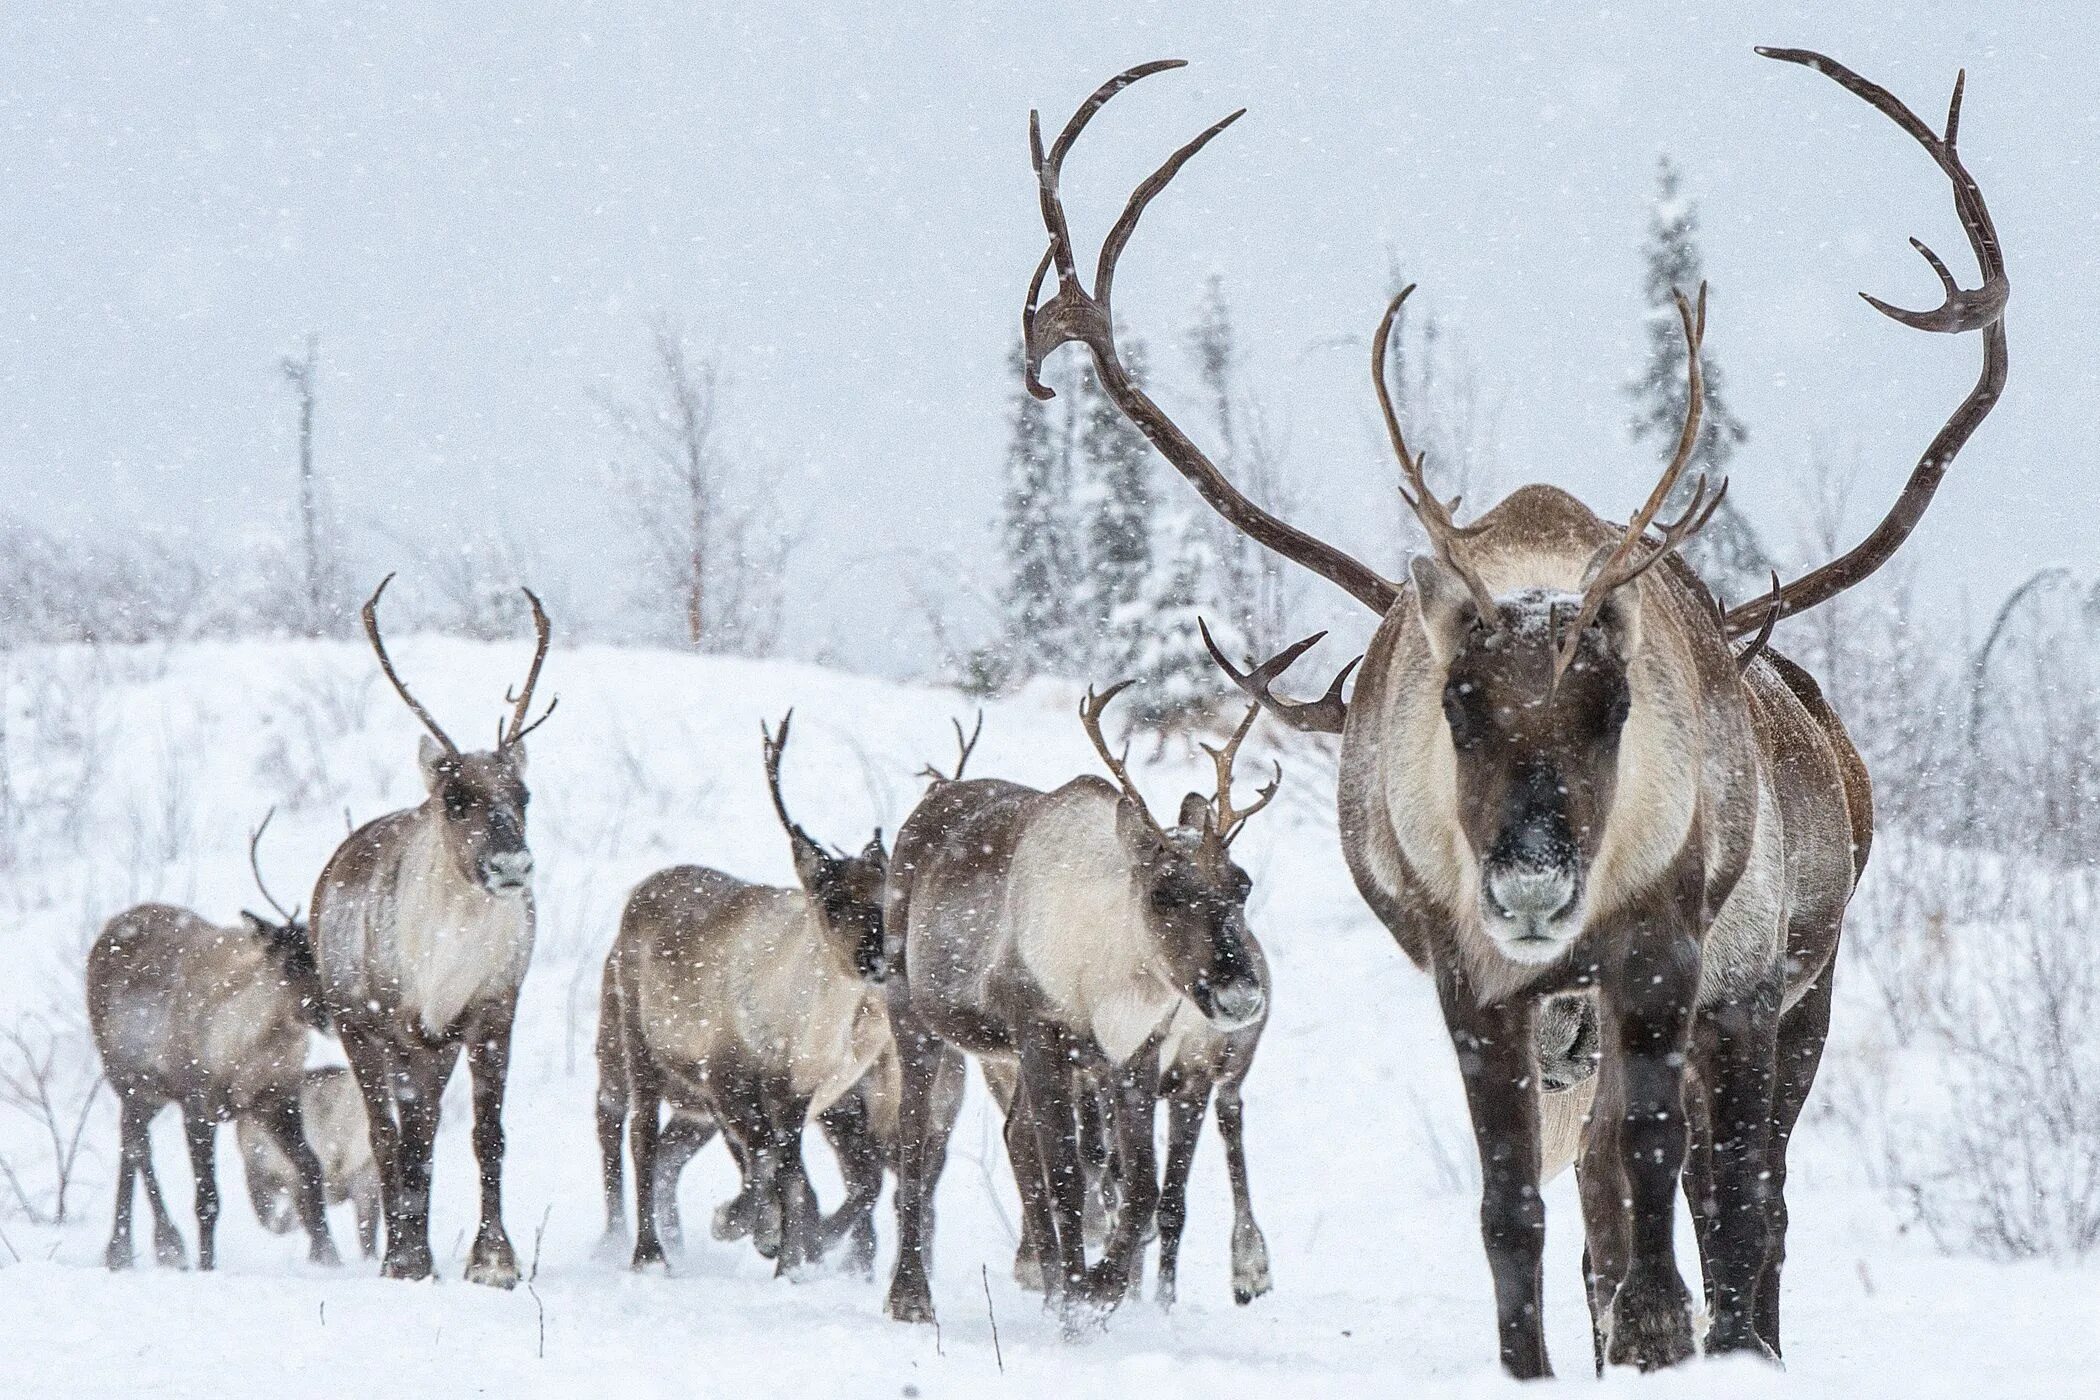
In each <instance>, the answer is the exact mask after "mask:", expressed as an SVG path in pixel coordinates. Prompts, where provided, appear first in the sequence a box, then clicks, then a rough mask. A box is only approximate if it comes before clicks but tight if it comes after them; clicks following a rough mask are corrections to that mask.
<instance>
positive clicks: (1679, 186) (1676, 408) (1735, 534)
mask: <svg viewBox="0 0 2100 1400" xmlns="http://www.w3.org/2000/svg"><path fill="white" fill-rule="evenodd" d="M1642 262H1643V269H1644V270H1643V273H1642V288H1641V290H1642V293H1643V295H1644V297H1645V299H1646V300H1647V303H1648V320H1647V353H1646V356H1645V358H1644V359H1643V361H1642V364H1641V367H1640V369H1639V371H1638V372H1637V373H1636V374H1635V375H1634V376H1633V378H1632V379H1631V380H1630V381H1629V382H1628V384H1627V386H1626V393H1627V396H1628V397H1629V398H1631V399H1632V400H1633V404H1634V411H1633V416H1632V419H1631V421H1630V425H1629V426H1630V427H1631V429H1632V432H1633V439H1634V441H1635V442H1646V443H1649V444H1651V445H1652V446H1653V447H1654V448H1655V449H1656V451H1657V453H1658V456H1659V458H1660V459H1662V460H1668V458H1669V456H1670V454H1671V453H1672V452H1673V451H1675V450H1676V446H1677V437H1678V434H1679V433H1680V432H1681V431H1682V430H1683V427H1684V408H1685V377H1684V375H1685V365H1684V332H1683V329H1682V327H1681V326H1680V325H1679V323H1678V318H1677V308H1676V304H1675V302H1674V301H1673V300H1672V298H1671V292H1672V290H1673V289H1674V290H1677V291H1682V292H1683V293H1684V295H1685V296H1686V297H1688V298H1695V297H1696V296H1697V295H1698V290H1699V283H1700V281H1701V279H1702V278H1703V277H1704V276H1705V266H1704V260H1703V259H1702V258H1701V257H1700V254H1699V206H1698V204H1697V203H1696V202H1695V201H1693V200H1692V199H1691V198H1690V197H1689V196H1688V195H1686V194H1685V192H1684V176H1683V173H1682V172H1681V171H1680V170H1679V169H1678V168H1677V165H1676V162H1674V161H1672V160H1671V159H1670V158H1669V157H1668V156H1664V157H1662V159H1661V160H1660V162H1659V163H1658V165H1657V168H1656V193H1655V203H1654V205H1653V207H1652V208H1651V209H1650V211H1649V216H1648V238H1647V242H1646V245H1645V247H1644V249H1643V257H1642ZM1700 367H1701V371H1702V373H1703V375H1704V377H1705V380H1706V408H1705V417H1704V419H1703V421H1702V422H1701V424H1700V428H1699V442H1698V445H1697V446H1696V447H1695V448H1694V449H1693V452H1692V458H1691V462H1690V464H1689V465H1688V467H1687V469H1686V471H1685V474H1684V476H1683V478H1682V479H1681V480H1680V481H1679V482H1678V485H1677V490H1676V491H1675V492H1674V493H1673V494H1672V496H1671V498H1670V501H1669V502H1668V504H1667V505H1666V506H1665V507H1664V513H1665V515H1666V516H1672V517H1674V516H1675V515H1676V514H1677V513H1678V512H1679V511H1681V510H1683V508H1684V506H1685V504H1686V502H1687V501H1688V499H1689V498H1690V495H1691V491H1692V487H1693V483H1694V482H1695V481H1696V480H1697V479H1698V476H1699V473H1701V472H1704V473H1705V474H1706V476H1707V478H1708V480H1709V481H1711V482H1713V483H1715V484H1718V483H1719V481H1720V479H1721V477H1722V476H1723V475H1725V473H1726V468H1727V466H1728V462H1729V459H1730V458H1732V457H1733V456H1734V455H1735V450H1736V448H1738V447H1739V446H1741V445H1742V444H1743V442H1744V441H1745V440H1746V439H1747V438H1748V437H1749V430H1748V429H1747V428H1745V427H1744V426H1743V423H1742V420H1741V419H1739V418H1737V417H1736V416H1735V413H1734V411H1733V410H1732V409H1730V408H1729V406H1728V398H1727V392H1726V386H1725V380H1724V378H1723V376H1722V373H1721V368H1720V366H1719V365H1717V364H1715V363H1714V357H1713V353H1712V352H1711V351H1710V350H1709V351H1706V352H1705V353H1704V354H1703V355H1702V357H1701V360H1700ZM1684 554H1685V560H1686V562H1687V563H1689V564H1691V566H1692V567H1693V568H1694V569H1696V570H1698V572H1699V576H1700V577H1701V578H1703V579H1705V580H1706V582H1707V584H1708V585H1709V586H1710V587H1712V588H1713V589H1715V591H1717V592H1719V593H1720V594H1721V595H1722V596H1724V597H1726V598H1729V599H1731V600H1733V601H1736V602H1742V601H1744V600H1745V599H1747V598H1749V597H1751V596H1753V595H1755V594H1758V593H1762V592H1763V591H1764V590H1765V588H1766V586H1767V585H1766V580H1767V571H1768V570H1769V569H1770V568H1771V556H1770V555H1769V554H1767V553H1766V551H1765V548H1764V546H1763V544H1762V543H1760V542H1759V540H1758V538H1757V532H1756V531H1755V530H1753V529H1752V528H1751V526H1750V522H1749V520H1748V519H1746V518H1745V517H1744V516H1743V514H1742V513H1741V512H1740V511H1738V510H1737V509H1736V508H1735V503H1734V501H1733V500H1732V499H1730V500H1724V501H1722V502H1721V508H1720V510H1719V511H1718V512H1716V513H1715V515H1714V518H1713V520H1712V521H1711V522H1710V523H1709V524H1708V525H1707V527H1706V528H1705V529H1704V530H1702V531H1700V532H1699V533H1698V534H1697V535H1695V536H1693V537H1692V539H1691V541H1690V543H1689V544H1688V545H1687V546H1686V547H1685V550H1684Z"/></svg>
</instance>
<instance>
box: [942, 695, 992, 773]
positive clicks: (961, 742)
mask: <svg viewBox="0 0 2100 1400" xmlns="http://www.w3.org/2000/svg"><path fill="white" fill-rule="evenodd" d="M948 722H949V723H950V724H952V725H954V726H955V743H956V753H955V781H956V782H961V781H962V775H963V770H965V769H967V768H968V767H969V766H970V755H971V754H973V753H975V752H977V741H978V740H979V739H980V738H982V737H984V710H983V709H982V708H979V709H978V711H977V724H976V727H975V728H973V729H972V730H971V731H970V737H969V738H967V739H965V738H963V732H962V721H961V720H959V719H951V720H949V721H948Z"/></svg>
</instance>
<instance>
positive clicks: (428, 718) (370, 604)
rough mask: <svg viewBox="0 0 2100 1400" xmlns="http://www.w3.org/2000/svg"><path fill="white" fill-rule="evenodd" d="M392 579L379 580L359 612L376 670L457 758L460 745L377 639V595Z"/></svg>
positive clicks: (390, 577) (431, 735)
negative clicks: (413, 690) (413, 691)
mask: <svg viewBox="0 0 2100 1400" xmlns="http://www.w3.org/2000/svg"><path fill="white" fill-rule="evenodd" d="M393 581H394V576H393V575H392V574H388V575H387V576H386V577H385V578H383V579H381V580H379V587H377V588H375V589H373V590H372V596H371V597H369V598H367V599H365V606H364V608H363V610H362V613H361V616H363V618H364V620H365V636H366V637H367V638H368V639H370V641H371V643H372V650H373V652H374V653H376V654H377V655H378V657H379V669H380V670H382V671H384V672H385V673H386V678H387V679H388V680H389V681H392V682H393V684H394V691H395V693H396V694H398V695H399V696H400V697H401V699H402V701H403V703H405V704H406V705H407V706H408V708H409V709H411V710H413V711H414V712H415V716H416V718H417V719H419V720H421V721H423V727H424V728H425V729H427V730H429V731H430V737H431V738H433V739H435V740H437V741H438V744H439V746H440V747H442V748H443V749H444V750H445V752H446V753H448V754H451V755H452V756H453V757H454V758H457V757H459V745H457V744H455V743H453V742H452V736H451V735H449V734H447V733H446V732H445V731H444V730H443V729H441V728H439V727H438V722H437V719H436V717H435V716H433V715H432V714H431V713H430V711H429V710H427V709H425V708H424V707H423V702H422V701H420V700H418V699H416V697H415V696H414V695H412V694H410V693H409V689H408V686H407V685H405V684H404V683H403V682H402V680H401V675H400V673H399V672H398V671H396V670H395V669H394V661H393V658H392V657H390V656H388V655H387V654H386V643H385V642H383V641H381V640H380V639H379V595H380V594H382V593H384V592H386V586H387V585H388V584H390V583H392V582H393Z"/></svg>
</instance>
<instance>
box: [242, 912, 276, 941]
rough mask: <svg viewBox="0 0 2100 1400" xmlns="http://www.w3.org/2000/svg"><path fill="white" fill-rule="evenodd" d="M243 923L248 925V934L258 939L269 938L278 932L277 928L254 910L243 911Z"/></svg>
mask: <svg viewBox="0 0 2100 1400" xmlns="http://www.w3.org/2000/svg"><path fill="white" fill-rule="evenodd" d="M241 922H242V923H244V924H246V925H247V926H248V932H250V933H252V934H254V935H255V936H256V937H257V938H268V937H269V936H270V935H271V934H272V933H274V932H276V927H277V926H276V925H275V924H272V923H271V922H270V921H269V920H268V919H265V918H264V917H263V916H262V915H260V914H258V913H256V912H255V911H254V910H253V909H243V910H242V911H241Z"/></svg>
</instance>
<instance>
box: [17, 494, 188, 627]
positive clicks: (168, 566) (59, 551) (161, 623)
mask: <svg viewBox="0 0 2100 1400" xmlns="http://www.w3.org/2000/svg"><path fill="white" fill-rule="evenodd" d="M210 564H211V561H210V559H209V558H208V557H207V556H206V555H204V554H203V553H202V552H201V551H199V550H198V549H197V548H196V547H195V545H194V543H192V542H189V541H185V540H182V539H180V538H179V537H163V536H160V535H157V534H150V533H143V532H137V531H132V532H112V531H99V532H96V533H94V534H91V535H82V534H75V535H67V536H59V535H56V534H53V533H51V532H48V531H45V530H41V529H38V528H37V527H35V526H33V525H29V524H27V523H25V522H23V521H20V520H0V644H5V645H9V646H21V645H25V644H29V643H36V642H118V643H122V642H144V641H156V640H169V639H174V638H182V637H190V636H194V635H196V633H197V632H198V631H199V630H200V628H201V626H202V624H203V620H204V618H205V616H206V612H207V606H208V594H207V590H208V588H209V586H210V583H211V574H212V570H211V568H210Z"/></svg>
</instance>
